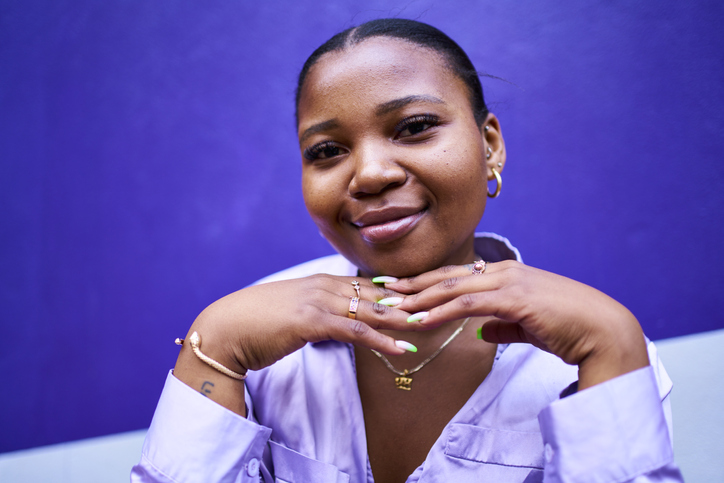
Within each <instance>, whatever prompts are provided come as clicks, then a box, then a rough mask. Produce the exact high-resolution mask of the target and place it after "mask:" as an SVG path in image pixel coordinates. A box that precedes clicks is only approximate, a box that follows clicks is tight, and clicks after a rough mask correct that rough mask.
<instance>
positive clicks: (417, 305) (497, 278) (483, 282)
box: [396, 271, 508, 314]
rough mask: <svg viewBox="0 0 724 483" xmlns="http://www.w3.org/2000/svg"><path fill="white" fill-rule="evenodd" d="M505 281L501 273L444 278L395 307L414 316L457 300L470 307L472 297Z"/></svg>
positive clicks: (496, 287)
mask: <svg viewBox="0 0 724 483" xmlns="http://www.w3.org/2000/svg"><path fill="white" fill-rule="evenodd" d="M507 280H508V277H506V276H505V275H504V274H503V272H501V271H498V272H491V273H489V274H488V273H486V274H485V275H484V276H478V275H465V276H455V277H450V278H445V279H443V280H442V281H440V282H439V283H436V284H435V285H432V286H430V287H428V288H426V289H424V290H422V291H421V292H419V293H415V294H412V295H408V296H407V297H405V300H404V301H403V302H401V303H400V304H398V305H397V306H396V307H397V308H398V309H400V310H404V311H407V312H410V313H413V314H414V313H417V312H420V311H428V310H430V309H432V308H433V307H439V306H441V305H443V304H446V303H448V302H451V301H453V300H455V299H458V298H460V299H461V300H460V301H459V303H460V304H461V305H463V306H465V305H470V304H472V300H471V297H472V296H473V295H475V294H477V293H481V292H489V291H494V290H498V289H500V288H501V287H503V286H504V285H505V284H506V281H507Z"/></svg>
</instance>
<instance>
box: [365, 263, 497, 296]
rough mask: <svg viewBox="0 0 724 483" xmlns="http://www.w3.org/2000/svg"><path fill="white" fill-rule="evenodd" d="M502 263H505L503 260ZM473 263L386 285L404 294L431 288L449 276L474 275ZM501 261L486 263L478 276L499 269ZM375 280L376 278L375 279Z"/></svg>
mask: <svg viewBox="0 0 724 483" xmlns="http://www.w3.org/2000/svg"><path fill="white" fill-rule="evenodd" d="M502 264H505V262H503V263H502ZM473 265H474V264H473V263H469V264H465V265H446V266H444V267H440V268H438V269H436V270H432V271H430V272H426V273H423V274H420V275H417V276H415V277H407V278H402V279H399V280H397V281H395V282H386V283H385V284H384V285H385V287H386V288H389V289H392V290H395V291H398V292H401V293H404V294H414V293H417V292H421V291H423V290H425V289H426V288H429V287H431V286H433V285H436V284H438V283H440V282H442V281H443V280H445V279H448V278H454V277H464V276H468V275H473ZM496 265H500V264H499V263H486V264H485V269H484V271H483V272H482V273H475V275H476V276H481V275H485V274H488V273H491V272H495V271H497V270H499V268H500V267H499V266H496ZM377 278H378V279H379V278H383V279H385V278H388V277H377ZM373 280H375V279H373Z"/></svg>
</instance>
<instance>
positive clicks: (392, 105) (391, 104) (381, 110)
mask: <svg viewBox="0 0 724 483" xmlns="http://www.w3.org/2000/svg"><path fill="white" fill-rule="evenodd" d="M422 102H432V103H434V104H445V101H443V100H442V99H440V98H438V97H435V96H427V95H417V96H407V97H401V98H400V99H394V100H392V101H388V102H385V103H384V104H380V105H379V106H377V109H375V115H376V116H378V117H379V116H384V115H385V114H389V113H390V112H392V111H396V110H398V109H401V108H403V107H405V106H407V105H409V104H416V103H422Z"/></svg>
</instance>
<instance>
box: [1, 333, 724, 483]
mask: <svg viewBox="0 0 724 483" xmlns="http://www.w3.org/2000/svg"><path fill="white" fill-rule="evenodd" d="M656 345H657V347H658V348H659V354H660V357H661V359H662V360H663V361H664V366H665V367H666V370H667V371H668V373H669V376H671V379H672V380H673V381H674V392H673V393H672V395H671V405H672V408H673V414H674V452H675V455H676V461H677V463H678V464H679V466H680V467H681V469H682V472H683V473H684V478H685V480H686V482H687V483H711V482H724V355H723V354H722V347H724V330H719V331H715V332H708V333H705V334H696V335H691V336H687V337H679V338H675V339H668V340H663V341H658V342H657V343H656ZM145 435H146V431H145V430H142V431H132V432H130V433H121V434H115V435H111V436H104V437H102V438H93V439H87V440H83V441H75V442H71V443H65V444H58V445H54V446H46V447H42V448H34V449H29V450H25V451H16V452H13V453H5V454H0V482H2V483H51V482H52V483H98V482H103V483H115V482H119V483H120V482H124V483H125V482H127V481H128V480H129V474H130V471H131V466H133V465H134V464H136V462H138V460H139V458H140V455H141V446H142V445H143V438H144V437H145Z"/></svg>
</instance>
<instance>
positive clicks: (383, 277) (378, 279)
mask: <svg viewBox="0 0 724 483" xmlns="http://www.w3.org/2000/svg"><path fill="white" fill-rule="evenodd" d="M395 282H399V279H396V278H395V277H388V276H387V275H381V276H379V277H375V278H373V279H372V283H395Z"/></svg>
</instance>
